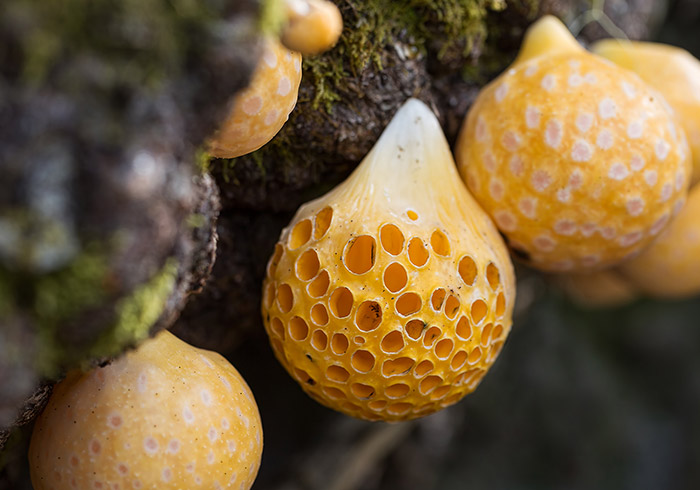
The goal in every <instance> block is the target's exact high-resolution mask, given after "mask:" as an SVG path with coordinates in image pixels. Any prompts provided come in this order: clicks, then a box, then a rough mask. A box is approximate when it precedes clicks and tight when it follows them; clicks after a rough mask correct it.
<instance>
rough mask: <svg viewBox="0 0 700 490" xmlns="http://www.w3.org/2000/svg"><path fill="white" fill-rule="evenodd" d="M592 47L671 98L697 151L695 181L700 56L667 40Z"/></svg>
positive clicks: (699, 165) (698, 164)
mask: <svg viewBox="0 0 700 490" xmlns="http://www.w3.org/2000/svg"><path fill="white" fill-rule="evenodd" d="M591 49H592V51H593V52H594V53H596V54H598V55H600V56H603V57H604V58H607V59H609V60H610V61H612V62H613V63H615V64H617V65H619V66H622V67H623V68H627V69H628V70H631V71H633V72H634V73H636V74H637V75H639V76H640V77H641V79H642V80H644V81H645V82H646V83H648V84H649V85H651V86H652V87H654V88H655V89H656V90H658V91H659V92H660V93H661V95H663V96H664V97H665V98H666V100H667V101H668V103H669V105H670V106H671V107H672V108H673V110H674V111H675V113H676V116H677V117H678V122H679V123H680V125H681V126H682V127H683V129H685V133H686V136H687V137H688V143H689V144H690V151H691V153H692V155H693V178H692V181H693V182H697V181H698V180H700V60H698V59H697V58H695V57H694V56H693V55H692V54H690V53H689V52H688V51H686V50H685V49H682V48H677V47H675V46H668V45H666V44H658V43H649V42H636V41H620V40H611V39H606V40H604V41H599V42H597V43H596V44H594V45H593V47H592V48H591Z"/></svg>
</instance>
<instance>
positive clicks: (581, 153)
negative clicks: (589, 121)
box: [571, 139, 593, 162]
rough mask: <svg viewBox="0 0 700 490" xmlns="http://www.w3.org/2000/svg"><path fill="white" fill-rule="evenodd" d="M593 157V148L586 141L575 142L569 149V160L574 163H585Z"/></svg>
mask: <svg viewBox="0 0 700 490" xmlns="http://www.w3.org/2000/svg"><path fill="white" fill-rule="evenodd" d="M592 156H593V148H591V145H590V144H589V143H588V142H587V141H586V140H582V139H579V140H576V142H575V143H574V146H573V147H572V148H571V159H572V160H573V161H575V162H587V161H588V160H590V159H591V157H592Z"/></svg>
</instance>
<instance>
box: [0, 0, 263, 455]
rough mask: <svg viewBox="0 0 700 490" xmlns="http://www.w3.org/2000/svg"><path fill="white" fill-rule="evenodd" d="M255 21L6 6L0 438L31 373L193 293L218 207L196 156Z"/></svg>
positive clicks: (228, 15)
mask: <svg viewBox="0 0 700 490" xmlns="http://www.w3.org/2000/svg"><path fill="white" fill-rule="evenodd" d="M259 13H260V5H259V4H258V2H257V0H246V1H241V2H232V3H231V4H230V5H226V3H221V2H216V1H209V2H200V3H199V4H197V5H196V6H195V5H194V4H187V2H167V1H163V2H158V1H157V2H147V3H143V4H142V3H139V2H136V3H123V4H119V5H118V6H115V5H114V4H113V3H112V2H105V1H98V2H93V1H83V0H70V2H68V3H65V2H63V3H61V4H60V5H59V4H54V3H43V2H41V3H37V2H32V1H28V0H8V1H7V2H4V3H3V8H2V10H1V11H0V127H2V131H1V132H0V174H1V175H2V179H0V325H1V326H2V328H1V329H0V429H1V428H3V427H7V426H9V425H11V424H12V423H13V420H15V418H17V423H18V424H19V423H21V422H22V421H25V419H27V414H30V413H34V412H35V411H36V410H35V407H36V406H38V401H39V400H38V399H35V398H36V397H37V395H33V396H32V397H31V398H30V400H29V402H28V404H26V405H25V406H24V408H22V409H20V406H21V405H22V403H23V401H24V399H25V398H27V397H28V396H29V395H30V394H31V393H32V392H33V391H34V390H35V388H36V386H37V384H39V383H40V380H41V379H44V378H48V379H52V378H53V379H55V378H56V377H58V376H60V374H61V372H62V371H63V370H64V369H67V368H71V367H75V366H77V365H78V364H80V363H85V362H87V363H90V362H93V363H94V362H101V361H102V360H104V358H106V357H109V356H112V355H116V354H118V353H119V352H121V350H123V349H124V348H127V347H130V346H132V345H134V343H136V342H138V341H139V340H141V339H143V338H145V337H146V336H147V335H148V334H149V331H150V332H153V331H155V330H157V329H160V328H165V327H168V326H170V325H171V324H172V322H173V321H174V320H175V318H176V317H177V315H178V313H179V311H180V310H181V309H182V307H183V306H184V304H185V299H186V296H187V295H189V293H190V292H191V291H192V290H193V289H197V290H198V289H200V288H201V286H202V284H203V283H204V281H205V279H206V276H207V275H208V273H209V271H210V267H211V263H212V261H213V259H214V253H215V252H214V251H215V243H216V238H215V237H216V235H215V221H216V216H217V214H218V209H219V204H218V189H217V187H216V185H215V184H214V183H213V181H212V180H211V178H210V177H208V176H202V177H198V178H197V179H193V176H194V175H196V173H197V167H196V165H195V161H196V158H197V154H196V150H197V147H198V145H199V144H200V142H201V141H202V140H203V138H204V137H205V135H207V134H208V133H209V132H210V131H211V130H212V128H214V127H215V124H216V122H217V121H218V120H220V119H221V118H222V116H223V115H224V112H225V109H226V105H227V102H228V101H229V99H230V97H231V96H232V94H233V93H234V91H235V90H237V89H240V88H241V87H243V86H245V84H246V83H247V81H248V78H249V76H250V73H251V71H252V69H253V67H254V64H255V62H256V55H257V48H258V44H259V30H258V27H257V25H258V24H257V19H258V16H259ZM231 46H233V47H231ZM39 398H41V396H39ZM18 411H19V412H18ZM6 435H7V431H5V430H0V448H1V447H2V446H3V443H2V442H3V441H2V439H3V438H4V437H6Z"/></svg>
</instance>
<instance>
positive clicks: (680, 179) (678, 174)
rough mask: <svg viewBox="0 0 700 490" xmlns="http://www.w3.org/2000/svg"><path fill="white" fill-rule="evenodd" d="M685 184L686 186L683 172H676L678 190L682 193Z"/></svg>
mask: <svg viewBox="0 0 700 490" xmlns="http://www.w3.org/2000/svg"><path fill="white" fill-rule="evenodd" d="M683 184H685V174H684V173H683V171H682V170H679V171H678V172H676V190H677V191H680V190H681V189H683Z"/></svg>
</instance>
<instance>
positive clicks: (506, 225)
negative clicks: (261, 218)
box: [493, 210, 518, 232]
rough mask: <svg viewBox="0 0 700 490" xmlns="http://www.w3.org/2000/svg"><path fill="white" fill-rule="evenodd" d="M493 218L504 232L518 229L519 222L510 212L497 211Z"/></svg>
mask: <svg viewBox="0 0 700 490" xmlns="http://www.w3.org/2000/svg"><path fill="white" fill-rule="evenodd" d="M493 217H494V219H495V221H496V224H497V225H498V227H499V228H500V229H501V230H503V231H506V232H509V231H515V230H516V229H517V228H518V221H517V219H516V218H515V216H514V215H513V213H511V212H510V211H505V210H500V211H496V212H495V213H493Z"/></svg>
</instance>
